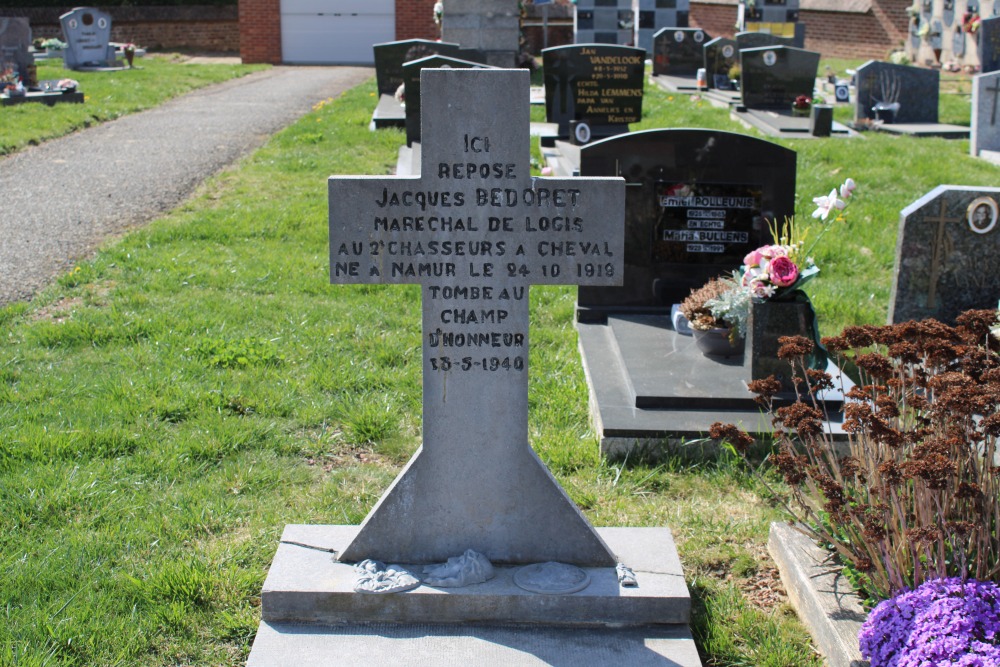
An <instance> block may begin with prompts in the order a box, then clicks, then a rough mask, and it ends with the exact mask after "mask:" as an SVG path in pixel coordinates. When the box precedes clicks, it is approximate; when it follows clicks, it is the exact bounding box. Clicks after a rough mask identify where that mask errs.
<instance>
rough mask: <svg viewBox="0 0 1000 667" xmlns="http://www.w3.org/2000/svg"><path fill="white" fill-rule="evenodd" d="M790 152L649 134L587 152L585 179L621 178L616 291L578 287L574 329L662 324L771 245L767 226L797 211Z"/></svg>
mask: <svg viewBox="0 0 1000 667" xmlns="http://www.w3.org/2000/svg"><path fill="white" fill-rule="evenodd" d="M795 164H796V159H795V152H794V151H791V150H789V149H787V148H784V147H782V146H779V145H777V144H774V143H771V142H769V141H765V140H763V139H757V138H754V137H749V136H746V135H742V134H736V133H733V132H722V131H716V130H647V131H644V132H633V133H630V134H628V135H624V136H620V137H612V138H610V139H605V140H604V141H599V142H596V143H593V144H590V145H588V146H584V147H583V148H582V149H581V152H580V173H581V175H583V176H622V177H623V178H624V179H625V182H626V183H627V184H628V187H627V188H626V190H625V276H624V283H623V285H622V286H621V287H589V286H587V287H580V289H579V293H578V299H577V307H578V317H579V318H580V319H581V320H585V319H587V320H589V319H601V318H603V317H604V316H606V315H607V313H608V312H624V311H630V312H646V313H664V314H669V312H670V308H671V305H672V304H675V303H680V302H681V301H683V300H684V299H685V298H686V297H687V296H688V295H689V294H690V293H691V290H692V289H694V288H697V287H700V286H701V285H703V284H704V283H705V282H706V281H707V280H708V279H709V278H713V277H716V276H718V275H721V274H727V273H729V272H730V271H732V270H733V269H735V268H737V267H739V266H740V265H741V264H742V262H743V257H744V256H745V255H746V253H748V252H750V251H751V250H753V249H754V248H758V247H760V246H761V245H765V244H766V243H769V242H770V230H769V228H768V224H767V221H768V220H783V219H784V218H785V217H786V216H791V215H792V214H793V213H794V211H795Z"/></svg>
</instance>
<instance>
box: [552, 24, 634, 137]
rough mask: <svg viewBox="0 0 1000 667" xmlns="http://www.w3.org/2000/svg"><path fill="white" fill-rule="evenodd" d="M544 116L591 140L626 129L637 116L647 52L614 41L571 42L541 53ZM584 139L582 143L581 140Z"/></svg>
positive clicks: (564, 131)
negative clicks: (574, 126)
mask: <svg viewBox="0 0 1000 667" xmlns="http://www.w3.org/2000/svg"><path fill="white" fill-rule="evenodd" d="M542 62H543V66H544V69H545V117H546V120H547V121H548V122H550V123H558V124H559V135H560V136H564V137H565V136H569V132H570V130H569V124H570V121H574V120H575V121H580V122H584V123H587V125H588V126H589V127H590V130H591V132H592V136H593V137H595V138H603V137H609V136H612V135H615V134H621V133H623V132H628V124H629V123H638V122H639V121H640V120H641V119H642V97H643V84H644V81H645V62H646V52H645V51H643V50H642V49H634V48H632V47H629V46H617V45H613V44H573V45H569V46H556V47H552V48H550V49H545V50H543V51H542ZM584 143H585V142H584Z"/></svg>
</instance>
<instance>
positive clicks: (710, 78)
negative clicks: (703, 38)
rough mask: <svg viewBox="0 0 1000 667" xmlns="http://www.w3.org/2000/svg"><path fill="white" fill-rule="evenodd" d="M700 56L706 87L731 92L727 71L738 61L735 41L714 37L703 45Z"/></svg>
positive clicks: (738, 55) (738, 56)
mask: <svg viewBox="0 0 1000 667" xmlns="http://www.w3.org/2000/svg"><path fill="white" fill-rule="evenodd" d="M702 55H703V56H704V64H703V67H704V68H705V75H706V78H707V83H708V87H709V88H718V89H719V90H731V89H732V84H731V83H730V80H729V70H730V69H732V67H733V65H735V64H737V63H738V62H739V61H740V54H739V51H738V50H737V47H736V40H733V39H729V38H728V37H716V38H715V39H713V40H711V41H710V42H707V43H706V44H705V47H704V49H703V53H702Z"/></svg>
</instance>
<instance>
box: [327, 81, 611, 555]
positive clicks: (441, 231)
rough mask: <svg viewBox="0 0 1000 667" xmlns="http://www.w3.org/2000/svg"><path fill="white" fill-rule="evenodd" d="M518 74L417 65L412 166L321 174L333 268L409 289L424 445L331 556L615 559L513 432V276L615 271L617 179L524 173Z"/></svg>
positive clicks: (560, 277) (523, 368)
mask: <svg viewBox="0 0 1000 667" xmlns="http://www.w3.org/2000/svg"><path fill="white" fill-rule="evenodd" d="M528 89H529V76H528V72H527V70H427V69H425V70H424V71H423V72H422V74H421V106H422V114H421V117H422V130H421V135H422V137H423V143H422V162H421V175H420V176H419V177H409V178H402V177H398V178H397V177H393V178H386V177H364V176H355V177H347V176H333V177H331V178H330V181H329V194H330V264H331V282H333V283H341V284H349V283H362V284H380V283H402V284H405V283H419V284H420V285H422V299H423V334H422V337H423V345H422V347H423V445H422V446H421V448H420V450H419V451H418V452H417V453H416V454H415V455H414V457H413V459H412V460H411V461H410V462H409V464H408V465H407V466H406V468H405V469H404V470H403V472H402V473H401V474H400V475H399V477H397V479H396V480H395V482H394V483H393V484H392V486H391V487H390V488H389V490H388V491H386V493H385V494H384V495H383V496H382V499H381V500H380V501H379V502H378V504H377V505H376V506H375V507H374V508H373V509H372V511H371V513H370V514H369V515H368V517H367V518H366V519H365V521H364V523H363V524H362V526H361V528H360V531H359V533H358V535H357V537H356V538H355V539H354V540H353V541H352V542H351V543H350V545H349V546H348V547H347V548H346V549H344V551H343V552H342V553H341V554H340V555H339V558H340V559H341V560H342V561H346V562H351V561H358V560H362V559H365V558H374V559H378V560H382V561H386V562H399V563H428V562H437V561H443V560H446V559H447V558H449V557H451V556H454V555H456V554H460V553H462V552H463V551H465V550H466V549H474V550H476V551H478V552H480V553H483V554H485V555H486V556H487V557H488V558H489V559H490V560H491V561H494V562H497V563H532V562H539V561H549V560H554V561H561V562H566V563H573V564H576V565H581V566H610V565H614V564H615V556H614V554H613V553H611V550H610V549H609V548H608V547H607V545H606V544H605V543H604V541H603V540H602V539H601V538H600V536H599V535H598V534H597V532H596V531H595V530H594V529H593V527H592V526H591V525H590V524H589V523H588V522H587V520H586V518H585V517H584V516H583V515H582V514H581V512H580V511H579V509H577V507H576V506H575V505H574V503H573V502H572V500H571V499H570V498H569V497H568V496H567V495H566V493H565V492H564V491H563V490H562V488H561V487H560V486H559V484H558V483H557V482H556V480H555V479H554V478H553V477H552V475H551V474H550V473H549V471H548V470H547V469H546V468H545V466H544V465H543V463H542V462H541V461H540V460H539V458H538V456H537V455H536V454H535V453H534V451H533V450H532V449H531V447H530V445H529V443H528V288H529V286H530V285H532V284H572V285H616V284H620V282H621V276H622V271H623V267H624V261H623V260H624V210H625V207H624V204H625V183H624V180H623V179H621V178H573V179H544V178H535V177H532V176H531V175H530V173H529V155H528V151H529V141H530V138H529V100H528Z"/></svg>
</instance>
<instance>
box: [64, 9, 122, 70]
mask: <svg viewBox="0 0 1000 667" xmlns="http://www.w3.org/2000/svg"><path fill="white" fill-rule="evenodd" d="M59 23H61V24H62V30H63V36H64V37H65V38H66V49H65V51H64V52H63V64H64V65H65V67H66V68H68V69H78V68H81V67H113V66H114V65H115V51H114V47H112V46H110V44H111V15H110V14H108V13H107V12H102V11H101V10H99V9H95V8H94V7H77V8H76V9H74V10H72V11H69V12H66V13H65V14H63V15H62V16H60V17H59Z"/></svg>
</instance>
